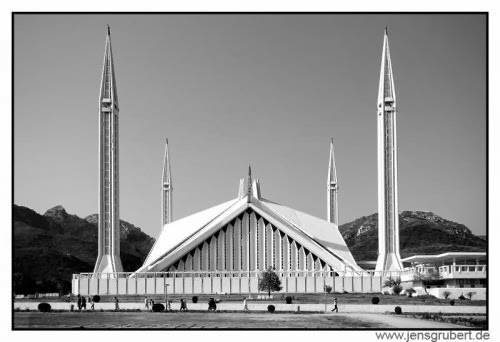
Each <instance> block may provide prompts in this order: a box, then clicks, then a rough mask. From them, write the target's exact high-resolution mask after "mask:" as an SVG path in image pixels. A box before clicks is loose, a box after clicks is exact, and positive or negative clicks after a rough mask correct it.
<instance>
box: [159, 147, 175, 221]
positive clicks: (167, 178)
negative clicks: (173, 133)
mask: <svg viewBox="0 0 500 342" xmlns="http://www.w3.org/2000/svg"><path fill="white" fill-rule="evenodd" d="M172 190H174V188H173V187H172V176H171V175H170V157H169V155H168V139H167V141H166V143H165V158H164V160H163V174H162V177H161V210H162V213H161V214H162V215H161V226H162V228H163V226H164V225H166V224H167V223H170V222H172Z"/></svg>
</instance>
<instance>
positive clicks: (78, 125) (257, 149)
mask: <svg viewBox="0 0 500 342" xmlns="http://www.w3.org/2000/svg"><path fill="white" fill-rule="evenodd" d="M106 24H110V26H111V40H112V46H113V53H114V62H115V68H116V79H117V88H118V97H119V102H120V119H119V120H120V215H121V218H122V219H124V220H127V221H129V222H131V223H133V224H135V225H136V226H138V227H140V228H142V229H143V231H145V232H146V233H148V234H150V235H151V236H153V237H156V236H157V235H158V233H159V232H160V229H161V226H160V222H161V214H160V213H161V212H160V210H161V207H160V203H161V202H160V199H161V197H160V194H161V193H160V191H161V188H160V185H161V174H162V163H163V153H164V142H165V138H167V137H168V139H169V145H170V156H171V160H172V177H173V187H174V194H173V202H174V205H173V209H174V210H173V215H174V218H175V219H178V218H181V217H184V216H186V215H189V214H192V213H195V212H197V211H200V210H203V209H206V208H208V207H210V206H213V205H216V204H218V203H221V202H224V201H227V200H229V199H231V198H234V197H236V196H237V192H238V180H239V178H242V177H245V176H246V173H247V169H248V164H251V165H252V175H253V176H254V177H256V178H259V179H260V183H261V191H262V196H263V197H265V198H267V199H270V200H273V201H275V202H278V203H282V204H284V205H287V206H290V207H292V208H295V209H297V210H300V211H304V212H306V213H309V214H312V215H315V216H318V217H323V218H325V217H326V181H327V171H328V156H329V141H330V138H331V137H333V138H334V141H335V157H336V165H337V175H338V180H339V185H340V192H339V218H340V223H341V224H342V223H346V222H349V221H351V220H353V219H356V218H358V217H360V216H363V215H370V214H373V213H375V212H376V211H377V140H376V138H377V125H376V124H377V121H376V120H377V116H376V104H377V103H376V102H377V92H378V82H379V71H380V58H381V52H382V42H383V31H384V27H385V25H388V28H389V42H390V49H391V57H392V66H393V71H394V78H395V89H396V95H397V101H398V102H397V106H398V127H397V131H398V148H399V151H398V152H399V153H398V162H399V174H398V177H399V209H400V211H403V210H423V211H432V212H434V213H436V214H438V215H440V216H442V217H444V218H447V219H450V220H453V221H456V222H460V223H463V224H465V225H466V226H468V227H469V228H470V229H471V230H472V231H473V232H474V233H476V234H485V232H486V18H485V17H484V16H481V15H462V14H455V15H346V14H338V15H305V14H298V15H269V14H268V15H16V17H15V20H14V44H15V46H14V82H15V83H14V106H15V109H14V187H15V188H14V203H16V204H19V205H24V206H27V207H30V208H33V209H34V210H36V211H38V212H40V213H44V212H45V210H47V209H48V208H51V207H53V206H55V205H58V204H61V205H63V206H64V207H65V208H66V209H67V211H68V212H69V213H72V214H76V215H79V216H82V217H83V216H86V215H89V214H92V213H96V212H97V210H98V208H97V194H98V193H97V190H98V189H97V186H98V154H97V153H98V95H99V86H100V78H101V72H102V60H103V53H104V42H105V35H106Z"/></svg>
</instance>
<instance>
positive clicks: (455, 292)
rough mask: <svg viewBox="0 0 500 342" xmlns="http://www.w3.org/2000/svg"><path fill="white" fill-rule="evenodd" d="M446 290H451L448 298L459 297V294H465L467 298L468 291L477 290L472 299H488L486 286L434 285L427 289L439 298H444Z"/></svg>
mask: <svg viewBox="0 0 500 342" xmlns="http://www.w3.org/2000/svg"><path fill="white" fill-rule="evenodd" d="M445 291H448V292H451V294H450V296H449V297H448V299H458V297H459V296H461V295H463V296H464V297H465V298H467V299H469V297H468V296H467V293H469V292H475V294H474V295H473V296H472V300H486V288H484V287H472V288H469V287H462V288H460V287H439V288H437V287H434V288H430V289H427V292H429V294H430V295H432V296H434V297H437V298H441V299H443V298H444V295H443V293H444V292H445Z"/></svg>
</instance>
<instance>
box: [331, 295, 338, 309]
mask: <svg viewBox="0 0 500 342" xmlns="http://www.w3.org/2000/svg"><path fill="white" fill-rule="evenodd" d="M334 311H335V312H339V308H338V307H337V298H334V299H333V309H332V312H334Z"/></svg>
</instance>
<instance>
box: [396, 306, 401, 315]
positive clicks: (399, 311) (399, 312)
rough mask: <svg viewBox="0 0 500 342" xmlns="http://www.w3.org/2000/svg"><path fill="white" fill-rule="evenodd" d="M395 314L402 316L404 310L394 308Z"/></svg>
mask: <svg viewBox="0 0 500 342" xmlns="http://www.w3.org/2000/svg"><path fill="white" fill-rule="evenodd" d="M394 312H395V313H396V315H401V313H402V312H403V310H401V307H400V306H396V307H395V308H394Z"/></svg>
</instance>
